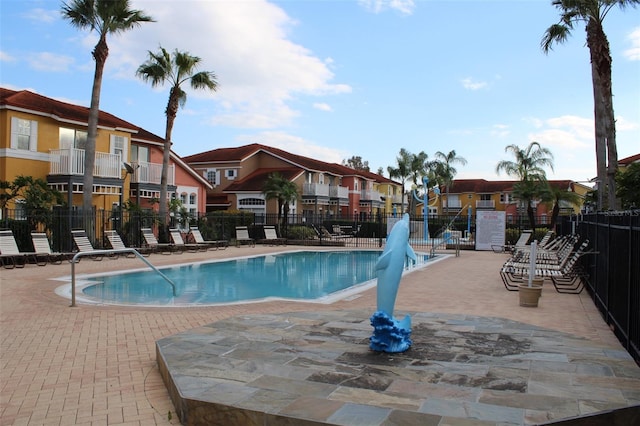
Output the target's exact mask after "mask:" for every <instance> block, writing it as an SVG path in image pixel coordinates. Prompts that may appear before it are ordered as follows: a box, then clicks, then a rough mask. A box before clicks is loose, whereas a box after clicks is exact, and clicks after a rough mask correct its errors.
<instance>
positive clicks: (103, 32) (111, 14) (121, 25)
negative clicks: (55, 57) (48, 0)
mask: <svg viewBox="0 0 640 426" xmlns="http://www.w3.org/2000/svg"><path fill="white" fill-rule="evenodd" d="M62 16H63V18H65V19H67V20H69V22H71V25H73V26H74V27H77V28H81V29H86V28H88V29H89V30H91V31H96V32H97V33H98V43H97V44H96V45H95V47H94V48H93V52H92V55H93V59H94V60H95V61H96V68H95V73H94V75H93V87H92V89H91V106H90V107H89V120H88V131H87V142H86V146H85V157H84V170H85V173H84V178H83V181H82V185H83V189H82V208H83V210H84V211H85V215H88V214H89V212H90V211H91V210H92V208H93V203H92V197H93V167H94V164H95V157H96V137H97V135H98V114H99V112H100V91H101V88H102V74H103V71H104V65H105V63H106V62H107V56H109V46H108V45H107V35H109V34H118V33H120V32H124V31H127V30H130V29H132V28H133V27H136V26H138V25H140V23H142V22H153V19H151V18H150V17H149V16H147V15H145V14H144V13H143V12H142V11H140V10H135V9H131V8H130V4H129V0H72V1H71V2H69V3H62Z"/></svg>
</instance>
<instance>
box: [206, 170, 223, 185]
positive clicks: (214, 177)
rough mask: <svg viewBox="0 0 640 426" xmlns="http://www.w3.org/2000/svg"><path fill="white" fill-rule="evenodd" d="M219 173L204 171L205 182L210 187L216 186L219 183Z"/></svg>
mask: <svg viewBox="0 0 640 426" xmlns="http://www.w3.org/2000/svg"><path fill="white" fill-rule="evenodd" d="M219 173H220V172H218V171H217V170H216V169H207V171H206V174H205V176H206V178H207V182H209V183H210V184H211V185H213V186H216V185H217V184H218V182H219V180H220V179H219V176H218V175H219Z"/></svg>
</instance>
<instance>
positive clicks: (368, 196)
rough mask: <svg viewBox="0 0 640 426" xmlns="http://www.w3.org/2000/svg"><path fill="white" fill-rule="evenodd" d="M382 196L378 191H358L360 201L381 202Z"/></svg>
mask: <svg viewBox="0 0 640 426" xmlns="http://www.w3.org/2000/svg"><path fill="white" fill-rule="evenodd" d="M381 200H382V196H381V194H380V193H379V192H378V191H372V190H369V189H366V190H363V191H360V201H381Z"/></svg>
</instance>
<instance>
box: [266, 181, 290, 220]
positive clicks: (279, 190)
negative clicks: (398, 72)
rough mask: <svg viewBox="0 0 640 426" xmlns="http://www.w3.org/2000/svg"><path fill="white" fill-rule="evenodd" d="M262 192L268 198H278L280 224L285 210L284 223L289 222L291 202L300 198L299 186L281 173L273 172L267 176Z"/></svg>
mask: <svg viewBox="0 0 640 426" xmlns="http://www.w3.org/2000/svg"><path fill="white" fill-rule="evenodd" d="M262 193H263V194H264V196H265V198H266V199H267V200H272V199H274V198H275V199H276V200H278V224H280V223H281V221H280V219H281V218H282V213H283V212H284V218H283V223H285V224H286V223H287V218H288V215H289V203H291V202H294V201H296V200H297V199H298V186H297V185H296V184H295V183H293V182H291V181H290V180H289V179H286V178H285V177H284V176H282V175H281V174H280V173H271V174H269V176H268V177H267V180H266V181H265V183H264V187H263V188H262Z"/></svg>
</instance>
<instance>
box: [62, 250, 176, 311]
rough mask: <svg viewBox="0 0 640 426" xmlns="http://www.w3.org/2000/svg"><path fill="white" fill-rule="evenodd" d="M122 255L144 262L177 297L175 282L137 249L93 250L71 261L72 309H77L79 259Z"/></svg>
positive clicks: (83, 252)
mask: <svg viewBox="0 0 640 426" xmlns="http://www.w3.org/2000/svg"><path fill="white" fill-rule="evenodd" d="M120 253H133V254H135V255H136V257H137V258H138V259H140V260H142V261H143V262H144V263H146V264H147V266H148V267H149V268H151V269H153V270H154V271H156V272H157V273H158V274H159V275H160V276H161V277H162V278H164V279H165V280H166V281H167V282H168V283H169V284H171V287H172V288H173V296H174V297H175V296H177V294H176V285H175V283H174V282H173V281H171V280H170V279H169V277H167V276H166V275H165V274H163V273H162V272H160V270H159V269H158V268H156V267H155V266H153V265H152V264H151V262H149V261H148V260H147V259H145V258H144V257H143V256H142V255H141V254H140V253H139V252H138V250H136V249H132V248H123V249H111V250H91V251H79V252H78V253H76V254H75V255H74V256H73V258H72V259H71V260H70V262H71V306H70V307H71V308H75V307H76V263H78V262H79V261H78V259H79V258H81V257H84V256H99V255H107V254H120Z"/></svg>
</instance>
